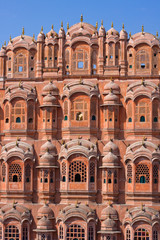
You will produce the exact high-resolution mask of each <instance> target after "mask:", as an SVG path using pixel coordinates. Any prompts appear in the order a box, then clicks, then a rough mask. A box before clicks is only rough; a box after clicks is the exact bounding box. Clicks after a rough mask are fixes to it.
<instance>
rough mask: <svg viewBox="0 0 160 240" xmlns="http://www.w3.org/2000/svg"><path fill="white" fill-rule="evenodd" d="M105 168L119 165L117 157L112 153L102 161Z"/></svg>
mask: <svg viewBox="0 0 160 240" xmlns="http://www.w3.org/2000/svg"><path fill="white" fill-rule="evenodd" d="M102 164H103V166H113V165H114V166H115V165H119V160H118V157H117V156H116V155H114V154H113V153H112V152H109V153H108V154H107V155H105V156H104V157H103V159H102Z"/></svg>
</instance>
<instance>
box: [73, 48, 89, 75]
mask: <svg viewBox="0 0 160 240" xmlns="http://www.w3.org/2000/svg"><path fill="white" fill-rule="evenodd" d="M72 70H76V71H77V70H80V71H81V70H88V52H87V51H86V50H84V49H77V50H75V51H74V53H73V55H72Z"/></svg>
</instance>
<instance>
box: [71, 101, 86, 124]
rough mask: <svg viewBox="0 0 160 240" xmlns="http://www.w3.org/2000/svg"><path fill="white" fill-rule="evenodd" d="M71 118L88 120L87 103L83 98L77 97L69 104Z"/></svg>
mask: <svg viewBox="0 0 160 240" xmlns="http://www.w3.org/2000/svg"><path fill="white" fill-rule="evenodd" d="M71 120H76V121H86V120H88V104H87V102H86V101H84V100H83V99H77V100H75V101H73V102H72V105H71Z"/></svg>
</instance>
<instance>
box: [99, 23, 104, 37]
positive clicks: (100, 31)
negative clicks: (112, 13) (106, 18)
mask: <svg viewBox="0 0 160 240" xmlns="http://www.w3.org/2000/svg"><path fill="white" fill-rule="evenodd" d="M99 36H105V28H104V27H103V25H101V26H100V28H99Z"/></svg>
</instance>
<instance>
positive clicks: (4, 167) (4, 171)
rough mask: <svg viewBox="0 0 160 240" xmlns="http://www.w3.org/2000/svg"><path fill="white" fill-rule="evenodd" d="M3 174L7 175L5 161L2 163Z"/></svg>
mask: <svg viewBox="0 0 160 240" xmlns="http://www.w3.org/2000/svg"><path fill="white" fill-rule="evenodd" d="M2 176H3V177H5V176H6V165H5V164H4V163H3V165H2Z"/></svg>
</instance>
